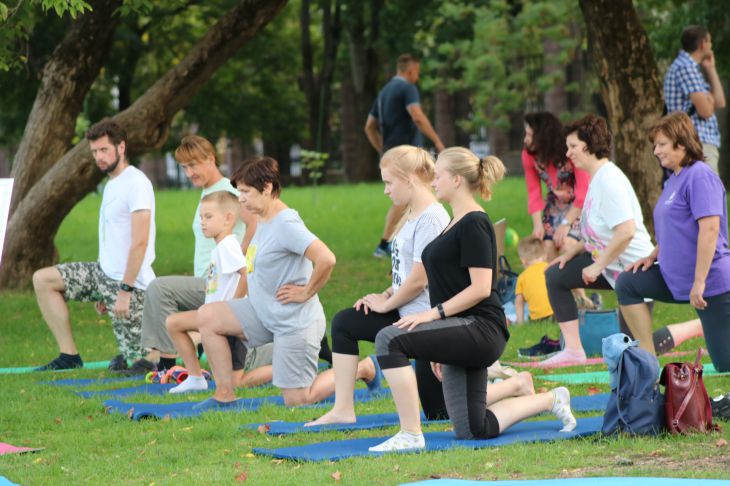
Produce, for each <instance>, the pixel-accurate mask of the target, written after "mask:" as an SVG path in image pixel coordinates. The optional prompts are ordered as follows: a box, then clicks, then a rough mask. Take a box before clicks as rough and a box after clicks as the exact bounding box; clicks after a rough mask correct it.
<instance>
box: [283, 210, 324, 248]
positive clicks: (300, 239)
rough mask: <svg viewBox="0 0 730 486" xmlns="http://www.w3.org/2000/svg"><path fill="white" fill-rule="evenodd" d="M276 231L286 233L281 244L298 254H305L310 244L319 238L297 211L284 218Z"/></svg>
mask: <svg viewBox="0 0 730 486" xmlns="http://www.w3.org/2000/svg"><path fill="white" fill-rule="evenodd" d="M276 231H277V233H278V234H280V235H284V237H283V238H281V240H280V242H281V246H282V247H283V248H285V249H287V250H289V251H290V252H292V253H296V254H297V255H304V253H305V252H306V251H307V248H309V245H311V244H312V242H313V241H314V240H316V239H317V237H316V236H315V235H314V233H312V232H311V231H309V230H308V229H307V227H306V226H305V225H304V221H302V218H300V217H299V214H297V213H296V212H295V211H292V212H291V213H290V214H287V215H286V217H285V218H282V220H281V227H280V228H278V229H277V230H276Z"/></svg>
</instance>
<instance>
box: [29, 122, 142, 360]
mask: <svg viewBox="0 0 730 486" xmlns="http://www.w3.org/2000/svg"><path fill="white" fill-rule="evenodd" d="M86 139H87V140H88V141H89V147H90V148H91V153H92V154H93V156H94V160H95V162H96V166H97V167H98V168H99V170H101V171H102V172H104V173H105V174H107V175H108V176H109V181H108V182H107V184H106V186H105V187H104V195H103V197H102V201H101V208H100V210H99V259H98V261H96V262H74V263H63V264H59V265H56V266H52V267H46V268H42V269H40V270H38V271H36V272H35V273H34V274H33V287H34V289H35V293H36V298H37V299H38V306H39V307H40V310H41V313H42V314H43V318H44V319H45V321H46V324H47V325H48V327H49V329H50V330H51V332H52V333H53V336H54V337H55V338H56V342H57V343H58V347H59V348H60V351H61V353H60V355H59V356H58V357H57V358H55V359H54V360H52V361H50V362H49V363H48V364H46V365H44V366H41V367H39V368H36V371H45V370H60V369H71V368H81V367H83V365H84V364H83V361H82V359H81V356H80V355H79V353H78V350H77V349H76V344H75V342H74V340H73V335H72V333H71V324H70V320H69V312H68V306H67V304H66V301H67V300H76V301H81V302H95V303H96V310H97V312H99V313H100V314H103V313H106V314H108V315H109V317H111V320H112V329H113V330H114V337H115V338H116V340H117V344H118V346H119V352H120V353H121V356H122V357H123V358H124V359H135V358H137V357H139V356H141V355H142V354H143V348H142V341H141V335H142V305H143V302H144V290H145V289H146V288H147V285H148V284H149V283H150V282H151V281H152V280H153V279H154V278H155V274H154V272H153V271H152V262H153V261H154V259H155V196H154V192H153V190H152V183H151V182H150V181H149V179H148V178H147V177H146V176H145V175H144V174H143V173H142V172H141V171H140V170H139V169H137V168H136V167H132V166H131V165H129V161H128V160H127V157H126V149H127V135H126V132H125V131H124V129H123V128H122V127H120V126H119V125H118V124H117V123H116V122H114V121H113V120H111V119H105V120H102V121H101V122H99V123H97V124H95V125H94V126H92V127H91V128H90V129H89V130H88V131H87V132H86Z"/></svg>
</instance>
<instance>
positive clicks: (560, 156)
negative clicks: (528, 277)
mask: <svg viewBox="0 0 730 486" xmlns="http://www.w3.org/2000/svg"><path fill="white" fill-rule="evenodd" d="M524 142H525V148H524V149H523V150H522V167H523V168H524V170H525V182H526V183H527V211H528V212H529V213H530V216H532V223H533V229H532V236H534V237H536V238H539V239H541V240H542V242H543V246H544V248H545V252H546V253H547V260H548V261H552V260H553V259H554V258H555V257H557V256H558V251H561V250H564V249H565V248H568V247H569V246H570V245H572V244H575V243H576V242H578V241H580V228H579V219H580V213H581V209H582V208H583V201H584V199H585V197H586V191H587V190H588V182H589V176H588V174H587V173H586V172H585V171H583V170H580V169H576V168H575V166H574V165H573V162H572V161H571V160H570V159H568V158H567V157H566V155H565V153H566V151H567V149H566V146H565V135H564V134H563V125H562V123H560V120H558V118H557V117H556V116H555V115H553V114H552V113H547V112H538V113H528V114H526V115H525V140H524ZM543 182H544V183H545V186H546V187H547V194H546V195H545V198H544V199H543V195H542V183H543ZM568 237H570V238H568Z"/></svg>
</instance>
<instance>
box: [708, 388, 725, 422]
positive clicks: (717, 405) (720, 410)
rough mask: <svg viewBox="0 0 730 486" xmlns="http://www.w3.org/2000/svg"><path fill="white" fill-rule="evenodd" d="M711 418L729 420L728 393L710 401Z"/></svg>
mask: <svg viewBox="0 0 730 486" xmlns="http://www.w3.org/2000/svg"><path fill="white" fill-rule="evenodd" d="M710 405H712V418H719V419H723V420H730V393H727V394H725V395H723V396H721V397H717V398H713V399H712V400H710Z"/></svg>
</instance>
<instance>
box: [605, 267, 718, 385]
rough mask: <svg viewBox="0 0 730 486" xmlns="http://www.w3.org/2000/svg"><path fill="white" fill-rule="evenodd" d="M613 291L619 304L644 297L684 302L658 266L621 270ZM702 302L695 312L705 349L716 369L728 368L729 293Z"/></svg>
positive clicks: (640, 300) (629, 303)
mask: <svg viewBox="0 0 730 486" xmlns="http://www.w3.org/2000/svg"><path fill="white" fill-rule="evenodd" d="M616 294H617V296H618V302H619V304H621V305H634V304H641V303H643V302H644V298H648V299H654V300H658V301H661V302H669V303H677V304H680V303H684V304H686V303H687V302H688V301H686V300H676V299H675V298H674V297H673V296H672V292H671V291H670V290H669V287H667V283H666V282H665V281H664V277H663V276H662V274H661V271H660V270H659V265H654V266H652V267H651V268H649V269H648V270H647V271H645V272H642V271H638V272H636V273H631V272H624V273H622V274H621V275H620V276H619V278H618V280H617V281H616ZM705 301H706V302H707V307H706V308H705V309H704V310H700V309H695V311H696V312H697V317H699V318H700V321H701V322H702V331H703V332H704V334H705V342H706V344H707V351H708V352H709V353H710V359H711V360H712V364H713V365H715V369H716V370H717V371H730V292H726V293H724V294H720V295H715V296H712V297H705Z"/></svg>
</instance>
